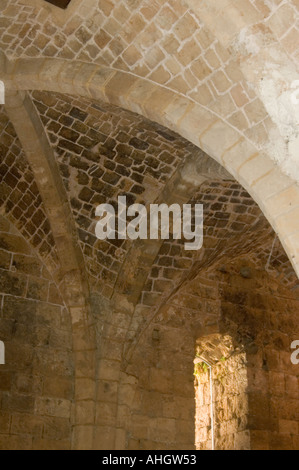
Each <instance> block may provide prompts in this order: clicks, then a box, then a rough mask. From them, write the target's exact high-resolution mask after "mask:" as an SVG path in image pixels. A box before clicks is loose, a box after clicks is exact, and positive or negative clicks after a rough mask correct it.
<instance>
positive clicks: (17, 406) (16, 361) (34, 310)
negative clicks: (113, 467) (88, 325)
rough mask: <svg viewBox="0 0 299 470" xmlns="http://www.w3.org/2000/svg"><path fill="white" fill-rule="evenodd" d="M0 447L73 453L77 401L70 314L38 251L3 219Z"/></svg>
mask: <svg viewBox="0 0 299 470" xmlns="http://www.w3.org/2000/svg"><path fill="white" fill-rule="evenodd" d="M0 312H1V313H0V338H1V341H3V342H4V344H5V347H6V365H4V366H1V371H0V408H1V411H0V448H1V449H5V450H10V449H11V450H15V449H16V450H23V449H24V450H29V449H52V448H53V449H69V448H70V447H71V423H72V422H71V411H72V400H73V398H74V382H73V373H74V369H73V360H72V338H71V324H70V319H69V314H68V311H67V309H66V308H65V306H64V304H63V302H62V300H61V296H60V294H59V292H58V291H57V288H56V286H55V284H54V283H53V281H52V278H51V276H50V275H49V273H48V271H47V269H46V268H45V266H44V265H43V263H42V262H41V261H40V259H39V258H38V256H37V255H36V253H35V252H34V250H33V249H32V247H30V246H29V245H28V243H27V242H26V240H25V239H24V238H23V237H22V235H21V234H20V233H19V232H18V231H17V230H16V229H15V228H13V226H12V225H10V223H9V222H8V221H7V219H5V218H3V217H2V216H1V217H0Z"/></svg>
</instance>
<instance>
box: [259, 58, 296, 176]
mask: <svg viewBox="0 0 299 470" xmlns="http://www.w3.org/2000/svg"><path fill="white" fill-rule="evenodd" d="M296 78H298V77H297V76H296V75H295V74H294V71H293V70H292V69H291V68H287V67H280V66H279V65H277V64H274V63H266V64H265V68H264V78H263V79H262V80H261V81H260V85H259V93H260V96H261V98H262V101H263V103H264V105H265V107H266V109H267V111H268V113H269V115H270V116H271V118H272V120H273V122H274V123H275V124H276V125H277V127H278V130H279V133H275V132H274V131H272V136H271V137H272V138H271V143H270V145H269V151H270V155H271V156H272V158H274V159H275V160H276V161H277V162H278V163H279V164H280V165H281V168H282V169H283V171H284V172H286V173H287V174H288V175H289V176H291V177H293V178H295V179H296V180H297V181H299V152H298V149H299V103H296V101H295V100H294V88H293V86H292V84H293V83H294V82H295V81H296V80H295V79H296Z"/></svg>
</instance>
